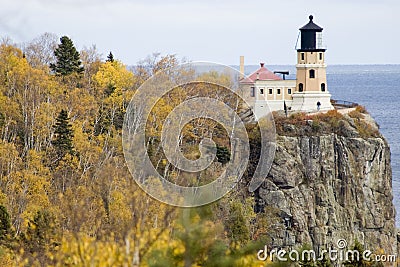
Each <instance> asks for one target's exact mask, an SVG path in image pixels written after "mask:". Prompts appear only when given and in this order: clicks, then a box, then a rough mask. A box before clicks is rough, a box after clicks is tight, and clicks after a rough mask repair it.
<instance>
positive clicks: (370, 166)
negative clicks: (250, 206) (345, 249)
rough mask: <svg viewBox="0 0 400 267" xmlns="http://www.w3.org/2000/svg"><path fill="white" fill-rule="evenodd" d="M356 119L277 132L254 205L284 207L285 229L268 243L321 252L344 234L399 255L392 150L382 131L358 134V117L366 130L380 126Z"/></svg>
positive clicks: (349, 239)
mask: <svg viewBox="0 0 400 267" xmlns="http://www.w3.org/2000/svg"><path fill="white" fill-rule="evenodd" d="M361 117H362V118H361V119H360V117H358V118H351V117H349V116H348V115H346V116H344V117H343V118H342V119H341V122H340V123H337V124H336V126H335V127H336V130H334V131H328V130H326V129H327V128H328V127H325V131H321V130H320V129H321V127H317V128H318V129H317V130H315V129H316V128H315V127H314V126H315V122H314V121H312V120H308V121H307V123H306V124H302V125H300V126H299V125H297V126H296V125H293V124H291V123H287V122H284V123H283V124H282V125H281V126H282V129H283V130H279V129H277V132H278V135H277V149H276V153H275V159H274V162H273V165H272V168H271V170H270V173H269V175H268V177H267V179H266V181H265V182H264V183H263V184H262V186H261V187H260V188H259V189H258V191H257V192H256V201H257V205H258V207H265V206H274V207H276V208H278V209H279V210H280V212H281V217H282V223H283V224H284V229H285V230H284V231H281V232H280V233H279V234H278V235H277V236H275V237H274V238H273V239H274V240H273V246H275V247H287V246H296V245H300V244H311V245H312V246H313V247H314V248H315V249H318V248H321V249H322V248H329V247H335V246H336V242H337V240H338V239H345V240H347V242H348V243H349V245H351V244H352V243H353V242H354V240H358V241H359V242H361V243H362V244H364V246H365V248H366V249H370V250H376V249H384V251H385V253H392V254H394V253H396V250H397V239H396V228H395V209H394V206H393V202H392V199H393V195H392V182H391V181H392V180H391V179H392V174H391V166H390V148H389V145H388V143H387V142H386V140H385V139H384V138H383V136H381V135H380V134H374V135H371V136H369V137H368V136H365V135H364V136H363V137H362V134H361V133H360V131H361V130H360V127H357V125H358V124H357V121H358V122H360V121H364V122H365V123H364V124H363V125H364V126H365V125H369V126H368V127H369V128H370V130H371V129H372V130H377V125H376V124H375V123H374V122H373V121H372V120H371V118H370V117H369V115H367V114H365V115H362V116H361ZM318 123H320V120H319V121H318ZM321 123H322V126H324V125H323V122H321ZM325 126H326V125H325ZM307 129H308V130H307ZM313 129H314V130H315V131H313ZM299 130H301V133H300V134H299Z"/></svg>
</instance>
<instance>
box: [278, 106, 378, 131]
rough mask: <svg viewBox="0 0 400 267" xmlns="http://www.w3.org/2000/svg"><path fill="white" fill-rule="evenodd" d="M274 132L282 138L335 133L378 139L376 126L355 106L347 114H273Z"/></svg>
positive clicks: (334, 111) (364, 110) (362, 109)
mask: <svg viewBox="0 0 400 267" xmlns="http://www.w3.org/2000/svg"><path fill="white" fill-rule="evenodd" d="M273 116H274V120H275V127H276V132H277V134H279V135H284V136H303V135H306V136H311V135H322V134H330V133H335V134H338V135H341V136H346V137H361V138H364V139H367V138H374V137H380V136H381V135H380V133H379V129H378V127H377V125H376V124H375V123H374V122H373V121H372V120H371V118H370V116H369V114H368V112H367V111H366V109H365V108H364V107H363V106H357V107H356V108H355V109H354V110H353V111H351V112H349V113H348V114H345V115H343V114H341V113H339V112H338V111H337V110H330V111H328V112H326V113H318V114H311V115H310V114H307V113H304V112H297V113H293V114H291V115H289V116H288V117H286V116H285V114H284V113H282V112H273Z"/></svg>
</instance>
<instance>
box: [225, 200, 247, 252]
mask: <svg viewBox="0 0 400 267" xmlns="http://www.w3.org/2000/svg"><path fill="white" fill-rule="evenodd" d="M244 214H245V211H244V207H243V204H242V203H241V202H239V201H231V202H230V205H229V215H228V216H229V217H228V220H227V225H226V229H227V232H228V236H229V239H230V240H231V242H232V245H233V246H236V245H239V246H243V245H245V244H247V242H249V240H250V231H249V227H248V222H247V220H246V218H245V215H244Z"/></svg>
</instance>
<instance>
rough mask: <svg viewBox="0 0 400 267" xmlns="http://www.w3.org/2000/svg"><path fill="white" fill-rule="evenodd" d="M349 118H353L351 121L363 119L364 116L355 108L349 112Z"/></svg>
mask: <svg viewBox="0 0 400 267" xmlns="http://www.w3.org/2000/svg"><path fill="white" fill-rule="evenodd" d="M349 116H350V118H353V119H364V115H363V114H362V113H361V112H359V111H357V108H356V109H355V110H353V111H351V112H349Z"/></svg>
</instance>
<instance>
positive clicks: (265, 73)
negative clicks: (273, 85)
mask: <svg viewBox="0 0 400 267" xmlns="http://www.w3.org/2000/svg"><path fill="white" fill-rule="evenodd" d="M260 66H261V67H260V68H259V69H258V70H256V71H255V72H253V73H252V74H251V75H250V76H248V77H245V78H243V79H242V80H240V82H241V83H254V82H255V81H256V80H259V81H271V80H272V81H280V80H282V78H281V77H279V76H278V75H276V74H274V73H273V72H272V71H270V70H268V69H267V68H266V67H264V63H260Z"/></svg>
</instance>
